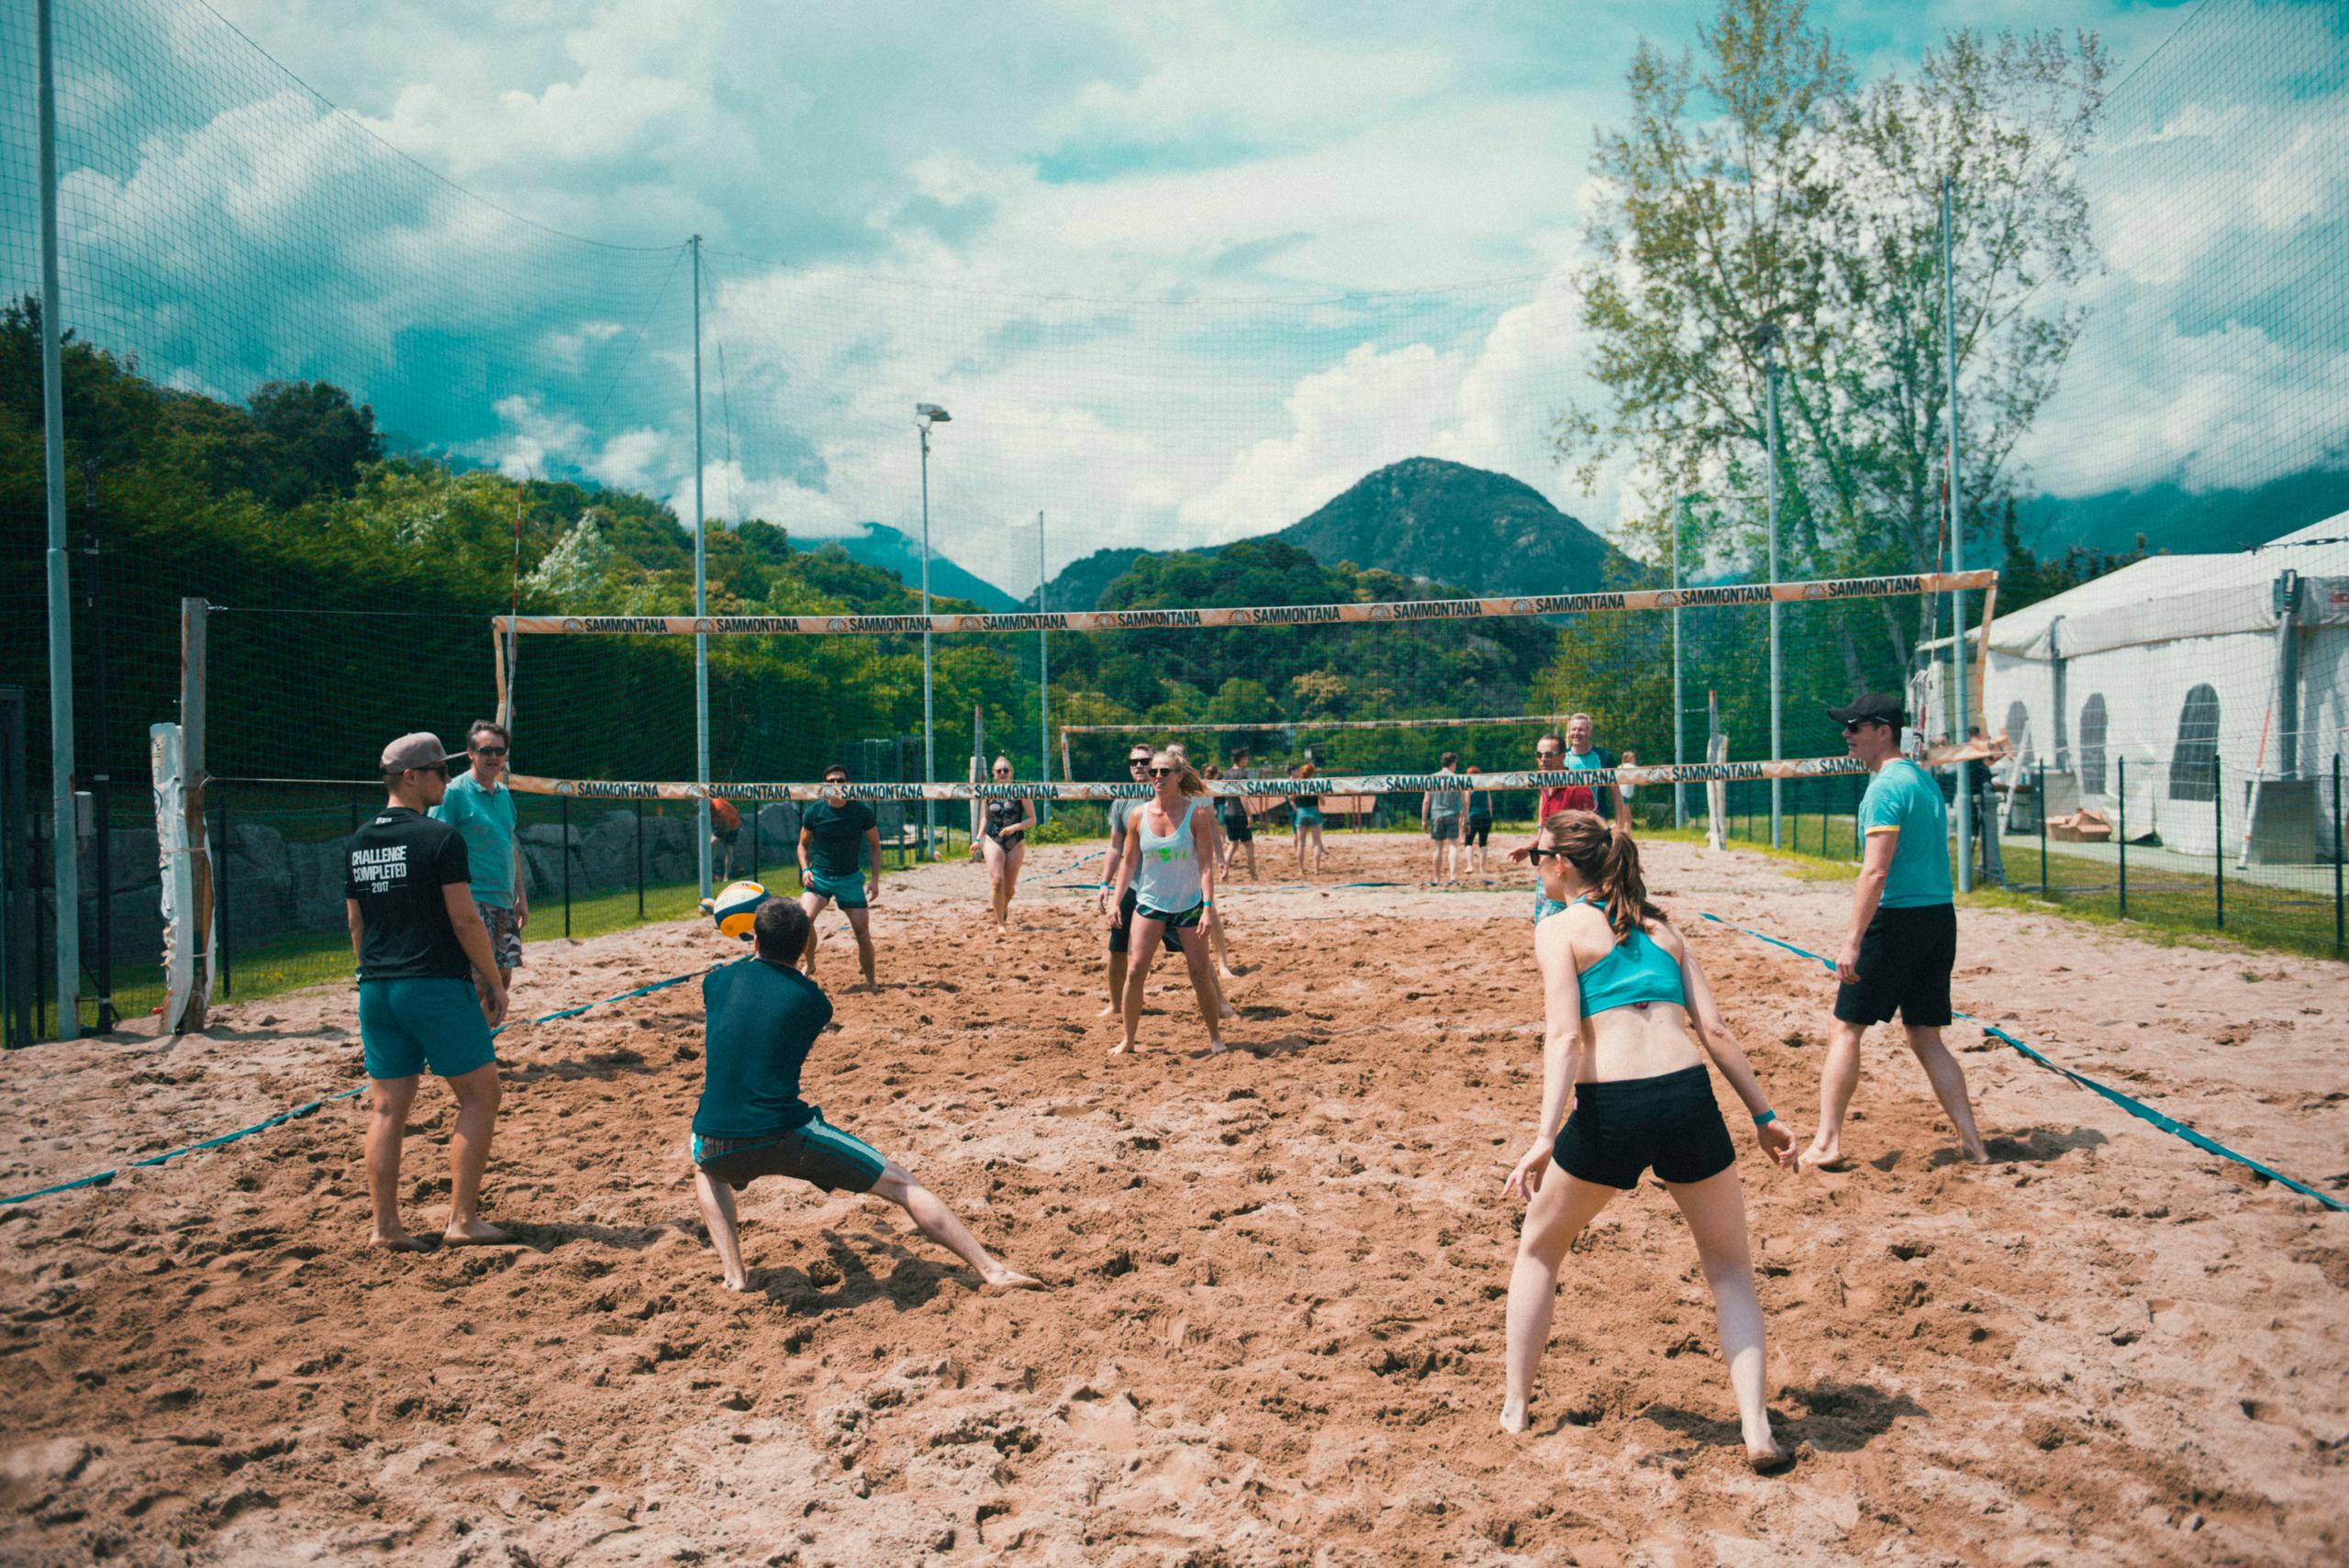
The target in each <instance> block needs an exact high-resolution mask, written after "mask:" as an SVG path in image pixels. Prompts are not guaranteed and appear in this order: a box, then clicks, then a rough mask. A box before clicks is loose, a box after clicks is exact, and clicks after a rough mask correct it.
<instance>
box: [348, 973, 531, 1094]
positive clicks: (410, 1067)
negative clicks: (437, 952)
mask: <svg viewBox="0 0 2349 1568" xmlns="http://www.w3.org/2000/svg"><path fill="white" fill-rule="evenodd" d="M359 1043H360V1047H361V1050H362V1052H363V1053H364V1054H365V1056H366V1059H367V1076H369V1077H370V1078H377V1079H388V1078H413V1077H416V1076H417V1074H418V1073H422V1072H423V1071H424V1070H425V1069H426V1068H427V1067H429V1068H430V1069H431V1070H432V1071H433V1072H434V1073H438V1074H439V1075H440V1076H441V1077H443V1078H462V1077H463V1076H464V1075H465V1074H466V1073H471V1072H473V1070H474V1069H475V1068H478V1067H486V1066H488V1065H489V1064H490V1063H492V1062H495V1061H496V1060H497V1052H496V1051H495V1048H494V1047H492V1046H491V1044H490V1041H489V1023H488V1020H486V1019H484V1018H483V1017H482V1016H481V1001H480V999H479V998H478V997H477V996H475V995H474V994H473V982H472V981H470V980H448V979H425V980H362V981H361V982H360V983H359Z"/></svg>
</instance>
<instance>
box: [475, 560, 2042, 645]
mask: <svg viewBox="0 0 2349 1568" xmlns="http://www.w3.org/2000/svg"><path fill="white" fill-rule="evenodd" d="M1997 582H1998V573H1996V572H1991V571H1979V572H1925V573H1909V574H1906V575H1902V576H1893V577H1825V578H1818V579H1814V580H1812V581H1809V582H1799V583H1741V584H1725V585H1719V586H1712V587H1699V588H1642V589H1633V590H1627V591H1625V592H1622V593H1611V594H1529V595H1514V596H1509V595H1504V596H1498V597H1493V598H1476V599H1397V600H1375V601H1372V602H1368V603H1363V604H1349V605H1243V606H1233V607H1230V608H1223V609H1165V610H1072V611H1068V612H1065V613H1062V612H1051V613H1037V612H1032V611H1030V612H1020V613H1016V614H1004V615H943V614H941V615H927V616H923V615H904V616H494V617H491V625H493V626H494V627H495V628H497V629H498V630H499V631H501V632H509V633H510V632H522V633H529V634H533V635H548V634H552V635H569V636H580V635H591V636H592V635H605V636H615V635H617V636H638V637H642V636H656V637H657V636H668V637H684V636H725V635H738V636H751V637H795V636H796V637H836V636H841V635H849V636H856V635H863V636H871V637H889V636H898V635H903V634H906V633H919V632H923V631H930V632H955V631H1143V630H1154V629H1160V628H1170V627H1251V626H1333V625H1338V624H1340V623H1343V622H1374V623H1379V622H1391V621H1418V620H1476V619H1492V618H1501V617H1519V616H1564V615H1587V614H1593V613H1598V612H1605V611H1613V610H1671V609H1696V608H1700V607H1702V606H1709V605H1766V604H1772V603H1776V604H1801V603H1804V602H1806V601H1816V600H1822V599H1890V598H1907V597H1912V596H1914V595H1919V594H1941V593H1948V592H1952V591H1954V590H1957V589H1966V588H1989V587H1991V586H1993V585H1994V584H1996V583H1997Z"/></svg>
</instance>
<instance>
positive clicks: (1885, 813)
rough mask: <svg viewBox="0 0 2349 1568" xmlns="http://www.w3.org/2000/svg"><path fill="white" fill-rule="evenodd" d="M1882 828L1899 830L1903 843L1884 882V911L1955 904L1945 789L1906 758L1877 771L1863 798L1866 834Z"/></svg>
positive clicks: (1895, 850)
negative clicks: (1950, 878)
mask: <svg viewBox="0 0 2349 1568" xmlns="http://www.w3.org/2000/svg"><path fill="white" fill-rule="evenodd" d="M1878 828H1899V829H1900V841H1899V842H1898V844H1896V845H1894V846H1893V851H1892V871H1891V873H1890V874H1889V875H1887V877H1886V878H1885V879H1884V900H1883V903H1882V905H1881V906H1880V907H1883V908H1886V909H1910V908H1915V907H1917V906H1920V905H1927V904H1947V903H1950V902H1952V901H1953V897H1954V895H1952V893H1951V891H1950V884H1949V807H1947V806H1943V804H1942V792H1941V786H1940V785H1938V784H1934V783H1933V776H1932V774H1931V773H1927V772H1925V770H1924V769H1922V768H1920V767H1919V766H1918V765H1917V764H1916V763H1914V762H1910V761H1909V759H1908V758H1906V757H1895V758H1894V759H1893V760H1892V761H1890V762H1887V763H1885V765H1884V766H1883V767H1882V768H1881V769H1879V770H1877V772H1876V777H1875V778H1873V779H1870V780H1869V781H1868V790H1867V793H1866V794H1865V795H1862V796H1861V797H1860V831H1862V832H1863V833H1873V832H1875V831H1876V830H1877V829H1878Z"/></svg>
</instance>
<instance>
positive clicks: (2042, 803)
mask: <svg viewBox="0 0 2349 1568" xmlns="http://www.w3.org/2000/svg"><path fill="white" fill-rule="evenodd" d="M2037 790H2038V794H2037V796H2036V799H2037V801H2038V804H2039V896H2040V897H2042V898H2044V897H2046V896H2047V764H2046V763H2044V762H2042V763H2040V764H2039V778H2038V780H2037Z"/></svg>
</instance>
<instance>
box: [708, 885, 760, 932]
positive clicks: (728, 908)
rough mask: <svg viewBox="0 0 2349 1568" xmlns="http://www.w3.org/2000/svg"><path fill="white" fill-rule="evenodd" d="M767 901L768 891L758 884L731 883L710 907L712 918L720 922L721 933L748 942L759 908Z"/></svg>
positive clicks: (720, 892) (722, 890)
mask: <svg viewBox="0 0 2349 1568" xmlns="http://www.w3.org/2000/svg"><path fill="white" fill-rule="evenodd" d="M766 901H767V890H766V889H765V888H763V887H762V886H760V885H759V884H757V883H755V882H729V883H728V884H726V886H725V887H724V888H723V889H721V890H720V891H719V893H718V897H717V900H716V901H715V902H714V903H712V904H711V905H710V906H709V913H710V917H711V918H712V919H714V920H716V921H717V922H718V929H719V930H720V931H723V932H724V933H726V935H728V936H729V937H735V938H739V939H740V940H743V941H746V942H747V941H749V940H751V921H753V920H755V919H757V918H758V914H759V906H760V905H762V904H763V903H765V902H766Z"/></svg>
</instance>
